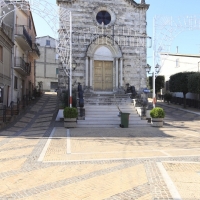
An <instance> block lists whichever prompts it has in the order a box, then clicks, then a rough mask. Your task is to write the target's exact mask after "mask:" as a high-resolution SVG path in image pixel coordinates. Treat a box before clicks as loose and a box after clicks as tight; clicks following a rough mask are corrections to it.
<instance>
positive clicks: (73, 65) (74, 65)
mask: <svg viewBox="0 0 200 200" xmlns="http://www.w3.org/2000/svg"><path fill="white" fill-rule="evenodd" d="M76 67H77V63H76V61H74V60H73V62H72V70H71V73H72V71H74V70H75V69H76ZM70 77H71V78H72V76H68V107H69V106H70ZM71 83H72V82H71ZM71 106H72V102H71Z"/></svg>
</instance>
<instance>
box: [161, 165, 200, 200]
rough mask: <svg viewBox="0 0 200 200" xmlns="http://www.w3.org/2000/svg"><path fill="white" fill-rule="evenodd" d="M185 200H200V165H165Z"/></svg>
mask: <svg viewBox="0 0 200 200" xmlns="http://www.w3.org/2000/svg"><path fill="white" fill-rule="evenodd" d="M163 165H164V167H165V169H166V170H167V172H168V174H169V176H170V177H171V179H172V180H173V182H174V184H175V186H176V188H177V189H178V191H179V193H180V195H181V196H182V197H184V199H200V175H199V176H198V175H197V172H198V171H200V163H182V162H180V163H170V162H164V163H163Z"/></svg>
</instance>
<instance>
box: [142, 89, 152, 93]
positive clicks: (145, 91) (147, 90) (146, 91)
mask: <svg viewBox="0 0 200 200" xmlns="http://www.w3.org/2000/svg"><path fill="white" fill-rule="evenodd" d="M143 92H144V93H150V92H151V91H150V90H149V89H144V90H143Z"/></svg>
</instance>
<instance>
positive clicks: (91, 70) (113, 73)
mask: <svg viewBox="0 0 200 200" xmlns="http://www.w3.org/2000/svg"><path fill="white" fill-rule="evenodd" d="M97 40H98V42H96V41H93V43H92V44H91V45H90V46H89V48H88V50H87V53H86V68H85V74H86V83H85V85H86V88H89V89H90V91H94V92H97V91H104V92H113V91H117V90H118V89H119V88H120V87H122V85H123V83H122V74H123V73H122V68H123V67H122V66H123V58H122V53H121V50H120V48H119V46H118V45H117V44H116V43H114V44H113V40H111V39H108V38H106V37H102V38H98V39H97Z"/></svg>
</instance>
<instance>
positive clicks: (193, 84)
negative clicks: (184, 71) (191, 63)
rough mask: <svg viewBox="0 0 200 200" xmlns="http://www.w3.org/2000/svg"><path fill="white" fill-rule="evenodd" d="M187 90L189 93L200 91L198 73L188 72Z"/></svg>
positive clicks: (199, 75) (199, 74)
mask: <svg viewBox="0 0 200 200" xmlns="http://www.w3.org/2000/svg"><path fill="white" fill-rule="evenodd" d="M188 91H189V92H191V93H196V94H199V93H200V73H197V72H196V73H194V74H190V75H189V77H188Z"/></svg>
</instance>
